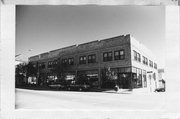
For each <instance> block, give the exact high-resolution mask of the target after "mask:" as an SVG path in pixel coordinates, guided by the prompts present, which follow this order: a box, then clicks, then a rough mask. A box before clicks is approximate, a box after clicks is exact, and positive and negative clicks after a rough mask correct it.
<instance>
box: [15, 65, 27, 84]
mask: <svg viewBox="0 0 180 119" xmlns="http://www.w3.org/2000/svg"><path fill="white" fill-rule="evenodd" d="M26 72H27V64H25V63H21V64H18V65H17V66H16V69H15V82H16V86H17V85H22V84H24V83H25V80H24V78H26Z"/></svg>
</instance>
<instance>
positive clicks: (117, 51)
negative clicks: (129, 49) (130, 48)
mask: <svg viewBox="0 0 180 119" xmlns="http://www.w3.org/2000/svg"><path fill="white" fill-rule="evenodd" d="M121 52H123V54H122V55H121ZM116 53H118V55H116ZM124 59H125V50H124V49H121V50H116V51H114V60H124Z"/></svg>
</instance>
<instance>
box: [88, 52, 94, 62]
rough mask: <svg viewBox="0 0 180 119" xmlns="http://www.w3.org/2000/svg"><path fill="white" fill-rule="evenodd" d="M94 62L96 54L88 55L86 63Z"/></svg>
mask: <svg viewBox="0 0 180 119" xmlns="http://www.w3.org/2000/svg"><path fill="white" fill-rule="evenodd" d="M95 62H96V54H92V55H88V63H95Z"/></svg>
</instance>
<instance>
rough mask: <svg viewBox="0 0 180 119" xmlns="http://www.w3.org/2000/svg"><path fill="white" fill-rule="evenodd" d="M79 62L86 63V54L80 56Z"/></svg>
mask: <svg viewBox="0 0 180 119" xmlns="http://www.w3.org/2000/svg"><path fill="white" fill-rule="evenodd" d="M79 64H86V56H80V57H79Z"/></svg>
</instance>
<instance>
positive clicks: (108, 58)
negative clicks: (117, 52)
mask: <svg viewBox="0 0 180 119" xmlns="http://www.w3.org/2000/svg"><path fill="white" fill-rule="evenodd" d="M103 61H104V62H106V61H112V52H105V53H103Z"/></svg>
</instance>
